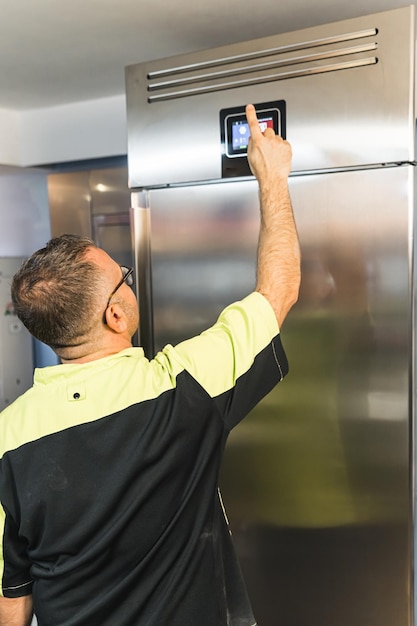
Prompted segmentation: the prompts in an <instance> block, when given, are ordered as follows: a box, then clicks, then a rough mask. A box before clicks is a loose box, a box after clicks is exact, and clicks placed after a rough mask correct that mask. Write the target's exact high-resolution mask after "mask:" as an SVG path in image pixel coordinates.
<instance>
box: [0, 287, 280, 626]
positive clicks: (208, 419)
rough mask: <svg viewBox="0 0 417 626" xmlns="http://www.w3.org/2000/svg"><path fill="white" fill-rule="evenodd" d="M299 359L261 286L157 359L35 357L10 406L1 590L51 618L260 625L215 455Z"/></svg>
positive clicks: (1, 487) (169, 625)
mask: <svg viewBox="0 0 417 626" xmlns="http://www.w3.org/2000/svg"><path fill="white" fill-rule="evenodd" d="M287 371H288V366H287V360H286V357H285V353H284V350H283V348H282V345H281V341H280V337H279V329H278V326H277V322H276V318H275V315H274V313H273V310H272V308H271V307H270V305H269V303H268V302H267V300H266V299H265V298H264V297H263V296H262V295H261V294H259V293H256V292H255V293H252V294H250V295H249V296H248V297H247V298H245V299H244V300H242V301H240V302H237V303H234V304H232V305H230V306H229V307H227V308H226V309H225V310H224V311H223V313H222V314H221V315H220V317H219V319H218V321H217V322H216V324H215V325H214V326H212V327H211V328H210V329H208V330H207V331H205V332H203V333H202V334H201V335H199V336H197V337H194V338H192V339H189V340H187V341H184V342H182V343H180V344H178V345H177V346H176V347H173V346H171V345H168V346H166V347H165V348H164V349H163V350H162V351H161V352H159V353H158V354H157V355H156V356H155V358H154V359H152V360H148V359H147V358H146V357H145V356H144V353H143V350H142V349H141V348H129V349H127V350H123V351H122V352H119V353H117V354H114V355H111V356H108V357H105V358H102V359H98V360H95V361H92V362H89V363H84V364H64V365H57V366H53V367H46V368H43V369H37V370H35V376H34V384H33V387H32V388H31V389H30V390H29V391H27V392H26V393H25V394H24V395H23V396H21V397H20V398H19V399H18V400H16V401H15V402H14V403H13V404H12V405H11V406H10V407H8V408H6V409H5V410H4V411H3V412H2V413H1V415H0V459H1V460H0V502H1V506H0V533H1V537H2V542H1V543H2V552H1V554H0V579H1V593H2V594H3V596H5V597H8V598H16V597H19V596H23V595H28V594H33V602H34V611H35V614H36V616H37V619H38V624H39V626H226V625H228V626H253V624H254V623H255V619H254V617H253V614H252V610H251V607H250V603H249V600H248V597H247V592H246V588H245V585H244V582H243V579H242V575H241V572H240V569H239V564H238V561H237V558H236V555H235V552H234V549H233V545H232V541H231V536H230V531H229V527H228V523H227V519H226V516H225V513H224V509H223V506H222V502H221V498H220V494H219V491H218V476H219V468H220V463H221V459H222V455H223V451H224V446H225V443H226V440H227V437H228V434H229V432H230V430H231V429H232V428H233V427H234V426H235V425H236V424H238V423H239V422H240V420H242V419H243V418H244V417H245V415H246V414H247V413H248V412H249V411H250V410H251V409H252V408H253V407H254V406H255V405H256V404H257V403H258V402H259V401H260V400H261V398H262V397H264V396H265V395H266V394H267V393H268V392H269V391H270V390H271V389H272V388H273V387H274V386H275V385H276V384H277V383H278V382H279V381H280V380H281V379H282V378H283V376H284V375H285V374H286V373H287Z"/></svg>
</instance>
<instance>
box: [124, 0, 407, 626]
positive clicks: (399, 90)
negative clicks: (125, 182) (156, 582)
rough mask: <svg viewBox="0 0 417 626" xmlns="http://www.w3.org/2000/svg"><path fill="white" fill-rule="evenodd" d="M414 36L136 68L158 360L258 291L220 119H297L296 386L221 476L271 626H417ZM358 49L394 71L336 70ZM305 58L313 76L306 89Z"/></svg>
mask: <svg viewBox="0 0 417 626" xmlns="http://www.w3.org/2000/svg"><path fill="white" fill-rule="evenodd" d="M414 19H415V18H414V9H413V7H408V8H405V9H398V10H394V11H390V12H386V13H381V14H376V15H371V16H367V17H364V18H359V19H355V20H348V21H345V22H338V23H336V24H332V25H326V26H323V27H319V28H314V29H307V30H304V31H300V32H296V33H289V34H286V35H279V36H275V37H268V38H265V39H262V40H257V41H252V42H246V43H243V44H236V45H233V46H225V47H223V48H218V49H214V50H206V51H203V52H201V53H194V54H190V55H183V56H181V57H174V58H172V59H162V60H160V61H154V62H151V63H144V64H141V65H138V66H132V67H130V68H128V69H127V73H126V76H127V98H128V130H129V177H130V181H131V185H132V187H135V186H137V187H141V188H143V189H141V191H139V192H137V193H133V196H134V198H137V197H138V198H139V197H140V201H139V200H137V201H138V205H140V206H141V207H142V208H143V210H145V211H147V214H148V215H150V227H151V231H150V232H151V242H150V248H149V251H150V258H149V268H148V271H149V276H150V273H151V270H152V290H151V291H150V293H149V300H150V301H149V302H146V301H141V303H140V304H141V307H145V310H146V311H148V312H149V311H151V312H152V310H153V321H154V331H155V350H156V349H159V348H160V347H161V346H162V345H163V344H165V343H166V342H173V343H175V342H177V341H180V340H182V339H184V338H186V337H189V336H190V335H192V334H195V333H197V332H200V331H201V330H203V329H204V328H205V327H206V326H207V325H208V324H210V323H212V322H213V321H214V319H215V318H216V316H217V314H218V313H219V312H220V310H221V309H222V307H223V306H224V305H226V304H228V303H229V302H230V301H231V300H233V299H236V298H240V297H241V296H243V295H245V294H246V293H248V292H249V291H251V290H252V289H253V287H254V285H255V256H256V246H257V233H258V228H259V210H258V194H257V186H256V184H255V182H254V181H253V180H252V179H250V178H249V179H242V180H240V181H238V180H236V179H235V180H232V181H231V180H229V181H228V182H226V181H221V180H220V177H221V149H220V145H219V111H220V110H221V109H223V108H227V107H236V106H239V105H243V104H245V103H246V102H254V103H259V102H269V101H273V100H277V99H283V100H285V102H286V110H287V118H288V119H287V137H288V139H289V140H290V141H291V144H292V146H293V152H294V171H293V174H294V175H293V176H292V178H291V195H292V199H293V204H294V210H295V215H296V221H297V225H298V229H299V234H300V240H301V248H302V285H301V292H300V298H299V302H298V303H297V305H296V306H295V307H294V309H293V310H292V312H291V313H290V316H289V317H288V319H287V320H286V321H285V324H284V326H283V329H282V338H283V343H284V346H285V348H286V351H287V353H288V357H289V362H290V374H289V375H288V377H287V378H286V379H285V380H284V381H283V383H282V384H281V385H280V386H279V388H278V389H276V390H274V391H272V392H271V393H270V394H269V396H268V397H266V398H265V399H264V401H263V402H262V403H261V404H260V405H259V406H258V407H256V409H255V410H254V411H253V412H252V413H251V415H249V416H248V418H247V419H246V420H245V421H244V422H243V423H242V424H241V425H240V426H239V427H238V428H237V429H236V430H235V431H233V432H232V434H231V436H230V438H229V442H228V447H227V449H226V456H225V460H224V465H223V468H222V472H221V487H222V492H223V496H224V501H225V504H226V508H227V511H228V515H229V519H230V522H231V527H232V531H233V533H234V536H235V542H236V545H237V548H238V552H239V555H240V559H241V563H242V568H243V570H244V574H245V577H246V580H247V582H248V587H249V592H250V596H251V598H252V602H253V605H254V610H255V615H256V616H257V619H258V621H259V624H260V626H277V625H279V626H411V624H412V622H413V620H414V617H413V600H412V598H413V589H412V588H413V580H412V572H413V530H414V529H413V521H414V520H413V519H412V510H413V490H414V487H413V480H414V466H413V461H414V459H413V455H414V437H413V419H414V393H415V391H414V385H415V380H414V373H415V364H414V359H415V356H414V354H415V350H414V324H415V313H414V262H415V261H414V250H413V245H414V244H413V241H414V225H413V216H414V193H415V191H414V188H415V183H416V181H415V176H416V175H415V164H414V159H415V149H414V141H415V138H414V120H415V117H416V115H415V111H414V56H415V55H414V48H415V24H414ZM349 33H350V35H349ZM353 33H357V38H355V46H356V45H357V46H363V49H364V50H365V48H367V47H369V46H371V47H372V49H374V48H375V50H374V51H373V52H372V57H373V56H374V55H375V59H374V60H376V55H377V57H378V62H377V63H372V64H370V65H367V66H363V67H357V68H356V69H353V68H352V69H349V70H348V69H344V70H339V71H334V72H331V73H328V72H326V71H325V70H326V64H327V61H326V60H325V57H326V56H327V54H328V55H329V56H338V55H339V54H340V55H342V56H343V54H344V52H343V48H345V47H346V45H347V44H346V40H347V39H348V38H349V37H350V36H351V35H352V34H353ZM362 40H363V41H362ZM313 43H314V46H313ZM311 47H314V53H317V54H314V59H313V58H312V57H309V55H310V54H311ZM294 50H297V55H298V56H300V57H302V56H303V54H304V53H303V50H304V51H305V54H304V57H303V59H302V61H300V63H299V64H297V68H298V69H301V70H302V72H303V73H305V74H308V73H310V75H309V76H304V77H303V78H297V79H294V78H293V76H294V71H295V69H296V68H295V67H294V68H292V67H291V64H292V61H291V59H292V58H293V57H294ZM308 51H310V52H308ZM367 56H369V52H365V51H364V52H359V51H357V52H355V53H353V54H351V55H349V61H352V62H353V64H354V63H355V62H356V61H357V62H358V64H360V63H361V62H362V61H363V62H365V61H366V59H367ZM320 57H323V58H322V59H321V58H320ZM259 59H262V65H263V68H262V69H261V68H260V65H261V63H260V62H259ZM340 60H341V62H343V58H341V59H340ZM346 60H347V59H346ZM284 65H285V66H286V68H285V69H287V68H288V76H287V77H284V79H283V77H282V76H281V77H280V78H279V79H278V78H276V77H275V78H273V77H272V76H271V75H267V74H266V72H267V69H266V68H267V67H269V66H270V67H273V66H274V67H278V66H284ZM249 66H251V67H249ZM229 70H230V71H229ZM239 71H241V72H242V75H240V74H239ZM225 72H227V73H228V74H230V75H231V76H232V75H233V76H235V77H236V76H238V77H239V79H241V82H240V85H241V86H239V87H236V88H234V89H229V88H226V87H225V85H223V84H222V80H223V78H224V76H225ZM312 72H314V73H315V75H314V76H313V75H311V73H312ZM203 74H204V78H202V76H203ZM164 76H165V77H168V79H169V81H170V84H169V85H165V86H164V85H159V87H158V89H155V83H154V82H153V81H157V82H158V81H159V82H161V77H164ZM410 76H411V77H413V78H412V79H411V80H410ZM256 79H258V83H257V85H256V86H255V87H253V86H252V87H250V86H249V83H250V82H251V81H256ZM163 80H164V81H165V78H164V79H163ZM242 85H245V86H242ZM188 87H189V94H188V96H187V95H186V94H185V90H186V89H188ZM229 87H230V85H229ZM150 89H153V90H155V93H156V94H157V95H158V97H159V95H160V96H161V98H162V100H164V98H167V97H168V98H169V101H161V102H157V101H152V99H151V97H150V95H149V94H150V91H149V90H150ZM165 89H167V91H166V93H165V92H164V90H165ZM196 93H198V94H199V95H195V94H196ZM192 94H194V95H192ZM188 182H192V184H191V185H187V183H188ZM179 185H182V186H179ZM139 243H140V245H142V243H141V242H139ZM146 245H148V244H146ZM149 281H150V278H149ZM151 297H152V299H151Z"/></svg>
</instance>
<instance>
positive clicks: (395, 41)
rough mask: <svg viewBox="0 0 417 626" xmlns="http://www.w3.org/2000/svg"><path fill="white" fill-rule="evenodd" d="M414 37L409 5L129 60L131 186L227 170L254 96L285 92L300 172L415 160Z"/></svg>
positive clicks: (289, 134) (289, 133)
mask: <svg viewBox="0 0 417 626" xmlns="http://www.w3.org/2000/svg"><path fill="white" fill-rule="evenodd" d="M414 40H415V28H414V7H408V8H405V9H396V10H393V11H389V12H385V13H380V14H376V15H371V16H367V17H363V18H358V19H353V20H348V21H343V22H337V23H334V24H330V25H325V26H322V27H317V28H311V29H306V30H303V31H297V32H294V33H289V34H286V35H278V36H275V37H267V38H264V39H258V40H253V41H249V42H245V43H242V44H234V45H231V46H225V47H221V48H216V49H212V50H205V51H202V52H200V53H195V54H188V55H182V56H178V57H172V58H169V59H162V60H159V61H152V62H150V63H145V64H140V65H133V66H130V67H128V68H127V70H126V87H127V105H128V151H129V179H130V186H131V187H151V186H157V185H166V184H168V183H183V182H187V181H207V180H215V179H219V178H221V154H220V152H219V136H220V130H219V109H221V108H226V107H234V106H237V105H241V104H245V103H247V102H265V101H273V100H280V99H284V100H286V102H287V111H288V121H287V137H288V139H290V141H291V143H292V145H293V148H294V170H295V171H304V170H312V169H314V170H318V169H333V168H339V167H356V166H358V165H363V164H365V163H366V164H376V163H380V162H381V159H382V158H383V159H384V162H400V161H412V160H414V158H415V156H414V135H413V129H414V117H413V116H411V115H410V103H411V101H412V99H413V98H414V90H413V79H414V52H413V51H414ZM301 85H302V86H301ZM156 138H158V139H157V140H156ZM155 163H157V166H155Z"/></svg>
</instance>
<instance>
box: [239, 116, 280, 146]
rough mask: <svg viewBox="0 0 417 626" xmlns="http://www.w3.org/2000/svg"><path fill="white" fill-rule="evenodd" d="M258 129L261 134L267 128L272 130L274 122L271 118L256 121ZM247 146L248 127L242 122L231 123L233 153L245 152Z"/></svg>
mask: <svg viewBox="0 0 417 626" xmlns="http://www.w3.org/2000/svg"><path fill="white" fill-rule="evenodd" d="M258 121H259V127H260V129H261V131H262V132H264V131H265V130H266V129H267V128H272V129H273V128H274V120H273V118H272V117H264V118H261V119H259V120H258ZM248 144H249V125H248V123H247V122H244V121H237V122H232V148H233V151H234V152H235V151H239V152H240V151H242V150H244V151H245V152H246V150H247V147H248Z"/></svg>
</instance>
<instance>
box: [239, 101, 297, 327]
mask: <svg viewBox="0 0 417 626" xmlns="http://www.w3.org/2000/svg"><path fill="white" fill-rule="evenodd" d="M246 117H247V120H248V124H249V128H250V134H251V136H250V139H249V147H248V161H249V166H250V168H251V171H252V173H253V174H254V176H256V178H257V180H258V184H259V197H260V205H261V227H260V233H259V245H258V266H257V283H256V291H259V292H260V293H262V295H264V296H265V297H266V298H267V300H268V301H269V303H270V304H271V306H272V308H273V309H274V312H275V315H276V318H277V322H278V325H279V326H280V327H281V325H282V323H283V321H284V319H285V317H286V315H287V313H288V311H289V310H290V308H291V307H292V306H293V304H295V302H297V298H298V292H299V288H300V247H299V242H298V235H297V229H296V226H295V222H294V215H293V211H292V206H291V199H290V194H289V189H288V176H289V173H290V170H291V159H292V152H291V146H290V144H289V143H288V142H287V141H285V140H284V139H282V138H281V137H280V136H279V135H276V134H275V133H274V131H273V130H272V128H267V129H266V130H265V132H264V133H262V131H261V129H260V127H259V123H258V120H257V117H256V112H255V108H254V107H253V105H251V104H248V105H247V107H246Z"/></svg>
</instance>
